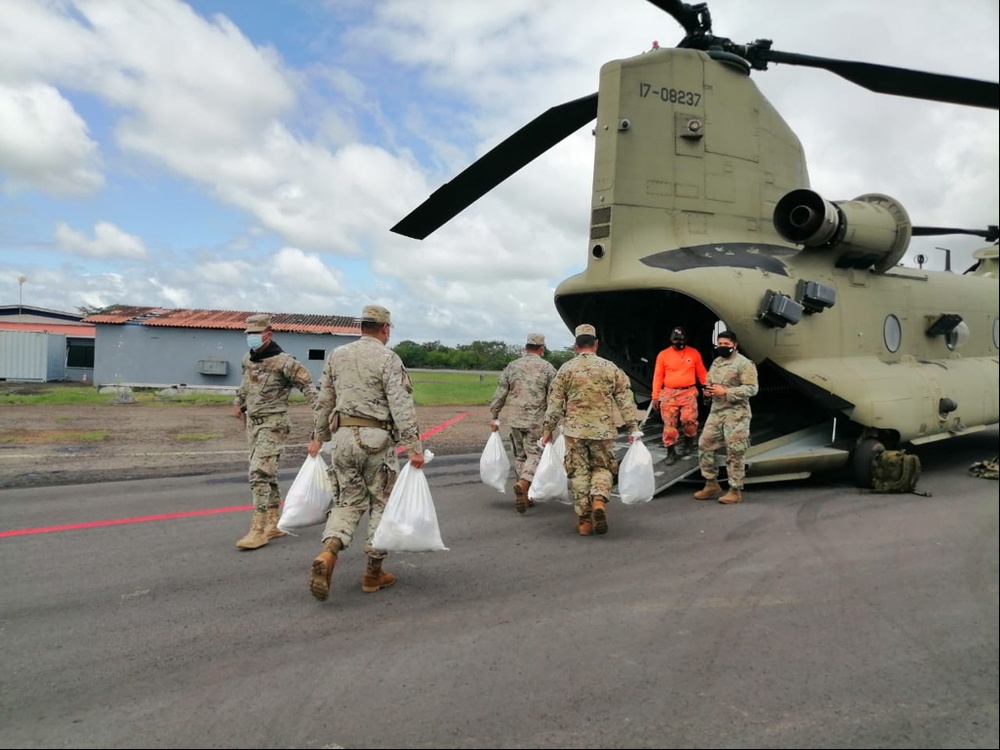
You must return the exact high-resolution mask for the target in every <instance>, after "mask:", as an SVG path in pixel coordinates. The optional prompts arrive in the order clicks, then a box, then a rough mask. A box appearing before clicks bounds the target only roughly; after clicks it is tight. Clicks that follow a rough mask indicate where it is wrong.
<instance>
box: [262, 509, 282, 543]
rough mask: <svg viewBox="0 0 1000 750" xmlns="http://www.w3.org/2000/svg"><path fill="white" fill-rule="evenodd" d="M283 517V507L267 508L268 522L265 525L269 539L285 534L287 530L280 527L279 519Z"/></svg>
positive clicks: (265, 531)
mask: <svg viewBox="0 0 1000 750" xmlns="http://www.w3.org/2000/svg"><path fill="white" fill-rule="evenodd" d="M279 518H281V508H268V509H267V523H266V524H265V525H264V533H265V534H266V535H267V538H268V540H271V539H277V538H278V537H279V536H284V535H285V532H284V531H282V530H281V529H279V528H278V519H279Z"/></svg>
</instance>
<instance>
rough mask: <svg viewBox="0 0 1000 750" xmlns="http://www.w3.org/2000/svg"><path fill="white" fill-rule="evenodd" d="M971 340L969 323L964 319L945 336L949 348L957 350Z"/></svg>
mask: <svg viewBox="0 0 1000 750" xmlns="http://www.w3.org/2000/svg"><path fill="white" fill-rule="evenodd" d="M968 340H969V325H968V323H966V322H965V321H964V320H963V321H962V322H961V323H959V324H958V325H957V326H955V327H954V328H952V329H951V331H950V332H949V333H948V335H947V336H946V337H945V344H946V345H947V347H948V348H949V349H951V350H952V351H955V349H958V348H959V347H961V346H962V345H963V344H964V343H965V342H966V341H968Z"/></svg>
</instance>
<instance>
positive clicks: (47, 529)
mask: <svg viewBox="0 0 1000 750" xmlns="http://www.w3.org/2000/svg"><path fill="white" fill-rule="evenodd" d="M467 416H469V413H468V412H463V413H462V414H459V415H458V416H456V417H452V418H451V419H449V420H448V421H447V422H442V423H441V424H439V425H438V426H437V427H432V428H431V429H429V430H427V432H425V433H424V434H423V435H421V436H420V439H421V440H426V439H427V438H428V437H430V436H431V435H433V434H435V433H437V432H441V430H443V429H445V428H447V427H451V426H452V425H453V424H455V423H456V422H458V421H460V420H462V419H464V418H465V417H467ZM402 451H403V447H402V446H400V447H399V448H397V449H396V453H402ZM247 510H253V505H231V506H229V507H228V508H210V509H207V510H187V511H183V512H181V513H159V514H157V515H155V516H135V517H133V518H111V519H107V520H105V521H88V522H86V523H68V524H64V525H62V526H39V527H37V528H34V529H12V530H10V531H0V539H3V538H4V537H10V536H24V535H26V534H51V533H52V532H55V531H73V530H76V529H93V528H97V527H100V526H118V525H120V524H123V523H146V522H148V521H167V520H170V519H172V518H188V517H189V516H208V515H212V514H215V513H236V512H239V511H247Z"/></svg>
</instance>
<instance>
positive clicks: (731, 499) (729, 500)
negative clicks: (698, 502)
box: [719, 487, 743, 505]
mask: <svg viewBox="0 0 1000 750" xmlns="http://www.w3.org/2000/svg"><path fill="white" fill-rule="evenodd" d="M719 502H720V503H723V504H724V505H732V504H733V503H742V502H743V488H742V487H730V488H729V492H727V493H726V494H725V495H723V496H722V497H720V498H719Z"/></svg>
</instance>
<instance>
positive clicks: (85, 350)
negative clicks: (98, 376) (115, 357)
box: [66, 339, 94, 369]
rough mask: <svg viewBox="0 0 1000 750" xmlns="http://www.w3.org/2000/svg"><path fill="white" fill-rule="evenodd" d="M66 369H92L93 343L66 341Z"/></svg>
mask: <svg viewBox="0 0 1000 750" xmlns="http://www.w3.org/2000/svg"><path fill="white" fill-rule="evenodd" d="M66 366H67V367H88V368H91V369H93V367H94V342H93V341H89V340H87V339H82V340H81V339H68V340H67V342H66Z"/></svg>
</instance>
